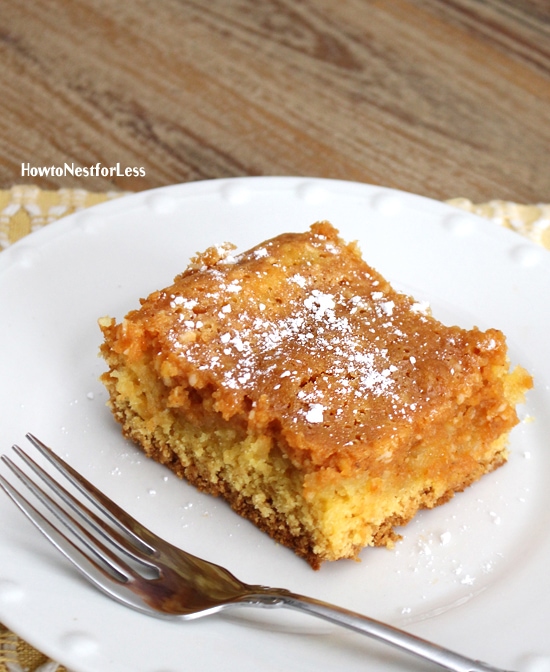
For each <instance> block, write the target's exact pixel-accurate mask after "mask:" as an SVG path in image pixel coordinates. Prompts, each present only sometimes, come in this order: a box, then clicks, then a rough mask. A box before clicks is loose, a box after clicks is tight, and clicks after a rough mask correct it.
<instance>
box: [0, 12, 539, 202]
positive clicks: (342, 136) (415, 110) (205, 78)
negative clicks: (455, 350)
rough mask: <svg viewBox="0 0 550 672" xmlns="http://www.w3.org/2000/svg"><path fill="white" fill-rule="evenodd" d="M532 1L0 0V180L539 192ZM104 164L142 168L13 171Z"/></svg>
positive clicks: (474, 195)
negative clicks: (271, 180) (326, 183)
mask: <svg viewBox="0 0 550 672" xmlns="http://www.w3.org/2000/svg"><path fill="white" fill-rule="evenodd" d="M549 149H550V3H549V2H546V1H543V0H538V1H537V0H531V1H527V0H526V1H524V2H520V1H512V0H417V1H413V0H158V1H153V0H127V1H125V2H113V1H112V0H25V1H24V2H21V1H20V0H0V188H7V187H10V186H12V185H14V184H18V183H19V184H21V183H23V184H25V183H26V184H37V185H38V186H40V187H42V188H50V189H58V188H62V187H71V188H75V187H82V188H84V189H91V190H107V189H124V190H132V191H137V190H141V189H147V188H152V187H157V186H162V185H166V184H172V183H177V182H185V181H190V180H201V179H208V178H219V177H232V176H241V175H309V176H320V177H329V178H338V179H346V180H358V181H362V182H371V183H376V184H383V185H386V186H390V187H396V188H399V189H404V190H407V191H412V192H416V193H420V194H424V195H427V196H430V197H432V198H443V199H446V198H451V197H454V196H466V197H468V198H470V199H472V200H474V201H487V200H490V199H507V200H514V201H517V202H530V203H535V202H540V201H548V200H549V199H550V170H549V166H548V156H549ZM65 163H67V164H69V165H71V164H74V166H80V167H90V166H96V165H97V164H98V163H99V164H101V167H107V168H110V167H113V169H114V168H115V167H116V166H117V164H118V165H119V172H121V171H124V169H125V168H130V169H132V168H136V169H139V168H142V169H143V170H142V172H143V173H145V174H144V175H138V176H135V175H130V176H122V177H120V176H117V175H116V174H115V175H113V176H105V177H102V176H101V175H100V176H87V177H86V176H80V177H77V176H76V175H75V176H73V177H71V175H70V174H65V175H59V176H55V175H54V176H51V175H49V176H42V177H40V176H37V175H22V164H25V165H27V164H28V166H29V167H48V166H55V167H63V166H64V164H65Z"/></svg>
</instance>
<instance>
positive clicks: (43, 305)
mask: <svg viewBox="0 0 550 672" xmlns="http://www.w3.org/2000/svg"><path fill="white" fill-rule="evenodd" d="M318 219H328V220H330V221H332V223H333V224H334V225H335V226H336V227H337V228H338V229H340V231H341V234H342V236H343V237H344V238H345V239H347V240H353V239H357V240H359V242H360V245H361V248H362V250H363V254H364V257H365V258H366V260H367V261H368V262H369V263H371V264H372V265H373V266H375V267H376V268H378V270H380V271H381V272H382V273H383V274H384V275H386V276H387V277H388V279H390V280H391V281H392V282H393V283H394V284H395V286H396V287H398V288H401V289H404V290H406V291H409V292H412V293H414V294H415V296H416V298H417V299H421V300H429V302H430V303H431V305H432V308H433V310H434V312H435V314H436V316H438V317H440V318H441V319H443V320H444V321H447V322H452V323H459V324H461V325H463V326H466V327H468V326H471V325H473V324H478V325H479V326H480V327H488V326H496V327H498V328H501V329H502V330H503V331H504V332H505V333H506V334H507V336H508V340H509V345H510V350H511V355H512V358H513V360H514V362H521V363H522V364H523V365H524V366H525V367H526V368H528V369H529V370H530V371H531V372H532V373H533V374H534V376H535V381H536V387H535V389H534V390H533V392H531V393H530V394H529V397H528V402H527V405H526V406H525V408H524V409H523V410H522V413H523V415H524V416H531V417H534V418H535V420H534V421H533V422H523V423H522V424H521V425H520V426H518V427H517V428H516V429H515V430H514V432H513V438H512V445H511V448H512V454H511V458H510V461H509V464H508V465H506V466H505V467H503V468H502V469H499V470H498V471H497V472H495V473H493V474H491V475H489V476H486V477H485V478H484V479H483V480H482V481H481V482H480V483H478V484H476V485H475V486H473V487H472V488H470V489H469V490H468V491H466V492H465V493H462V494H460V495H457V496H456V497H455V498H454V500H453V501H451V502H449V503H448V504H446V505H445V506H443V507H440V508H438V509H436V510H434V511H431V512H425V513H422V514H421V515H419V516H418V517H417V518H416V519H415V521H413V522H412V523H411V524H410V525H409V526H407V527H406V528H405V530H404V540H403V541H402V542H401V543H400V544H399V545H398V546H397V548H396V549H395V550H394V551H393V552H391V551H387V550H383V549H375V550H373V549H370V550H366V551H364V552H363V554H362V562H361V563H354V562H340V563H336V564H332V565H327V566H324V567H323V568H322V569H321V570H320V571H319V572H314V571H312V570H311V569H310V568H309V567H308V566H307V565H306V564H305V563H304V562H303V561H301V560H299V559H298V558H296V557H295V556H294V555H293V554H292V553H291V552H290V551H288V550H286V549H284V548H282V547H280V546H277V545H276V544H274V543H273V542H272V541H271V540H270V539H269V538H268V537H267V536H265V535H264V534H262V533H261V532H259V531H257V530H256V529H255V528H254V527H253V526H252V525H250V524H249V523H247V522H245V521H243V520H241V519H240V518H239V517H238V516H236V515H235V514H234V513H232V512H231V511H230V510H228V508H227V507H226V506H225V505H224V504H223V503H222V502H220V501H218V500H215V499H212V498H210V497H207V496H205V495H201V494H199V493H197V492H196V491H195V490H194V489H193V488H191V487H190V486H188V485H186V484H184V483H182V482H181V481H179V480H177V479H176V478H175V477H173V476H172V475H171V474H170V473H168V472H167V471H166V470H165V469H163V468H162V467H160V466H158V465H156V464H153V463H152V462H149V461H147V460H146V459H142V457H141V455H140V454H139V453H138V451H137V450H136V449H135V448H134V447H133V446H132V445H130V444H129V443H127V442H126V441H124V439H123V438H122V437H121V435H120V432H119V429H118V426H115V423H114V421H113V420H112V419H111V417H110V414H109V411H108V410H107V408H106V407H105V401H106V393H105V391H104V390H103V389H102V386H101V384H100V383H99V382H98V376H99V375H100V373H101V371H102V370H103V366H102V361H101V360H100V359H99V358H98V357H97V351H98V346H99V343H100V340H101V339H100V333H99V329H98V327H97V324H96V321H97V318H98V317H100V316H102V315H106V314H108V315H112V316H114V317H117V318H121V317H122V316H123V315H124V314H125V313H126V312H127V311H128V310H129V309H131V308H133V307H135V306H137V303H138V298H139V297H140V296H144V295H146V294H148V293H149V292H150V291H152V290H154V289H158V288H161V287H163V286H165V285H167V284H169V283H170V282H171V280H172V278H173V276H175V275H176V274H177V273H179V272H180V271H181V270H183V269H184V267H185V266H186V264H187V261H188V258H189V256H190V255H192V254H194V253H195V252H196V251H198V250H202V249H204V248H205V247H207V246H209V245H211V244H214V243H221V242H223V241H225V240H231V241H233V242H235V243H237V244H238V246H239V247H240V249H245V248H247V247H248V246H251V245H252V244H255V243H257V242H260V241H262V240H264V239H266V238H268V237H271V236H272V235H275V234H277V233H280V232H282V231H290V230H305V229H306V228H308V227H309V225H310V224H311V223H313V222H314V221H316V220H318ZM549 289H550V256H549V255H548V253H547V252H546V251H544V250H542V249H539V248H537V247H535V246H534V245H533V244H531V243H529V242H528V241H526V240H524V239H523V238H521V237H520V236H518V235H517V234H515V233H512V232H509V231H506V230H503V229H500V228H499V227H498V226H497V225H495V224H494V223H492V222H489V221H485V220H482V219H480V218H477V217H474V216H472V215H469V214H465V213H461V212H459V211H458V210H455V209H453V208H451V207H448V206H446V205H443V204H441V203H438V202H434V201H430V200H427V199H424V198H421V197H417V196H413V195H410V194H406V193H401V192H396V191H391V190H387V189H383V188H379V187H374V186H369V185H362V184H354V183H347V182H338V181H328V180H317V179H311V180H310V179H298V178H243V179H235V180H216V181H208V182H200V183H192V184H186V185H177V186H173V187H167V188H163V189H160V190H155V191H152V192H147V193H140V194H136V195H133V196H128V197H125V198H122V199H120V200H117V201H114V202H110V203H107V204H104V205H100V206H97V207H95V208H93V209H91V210H87V211H84V212H81V213H78V214H75V215H72V216H70V217H67V218H66V219H64V220H62V221H60V222H58V223H55V224H52V225H50V226H48V227H46V228H44V229H43V230H41V231H39V232H37V233H35V234H33V235H31V236H30V237H27V238H25V239H24V240H23V241H21V242H20V243H18V244H16V245H14V246H12V247H11V248H8V249H7V250H6V251H4V252H2V254H1V255H0V320H1V325H2V328H1V333H0V376H1V378H0V400H1V407H0V408H1V418H2V419H1V423H0V446H1V447H2V449H3V451H6V450H9V446H10V445H11V444H12V443H13V442H19V443H21V442H24V441H25V439H24V434H25V432H27V431H32V432H34V433H35V434H37V435H38V436H39V437H41V438H42V439H43V440H44V441H46V442H47V443H49V444H51V445H52V446H53V447H54V448H55V449H56V450H57V451H58V452H59V453H60V454H62V455H63V456H65V457H66V458H67V459H68V460H69V461H70V462H71V463H73V464H74V465H75V466H76V467H77V469H80V470H82V471H83V472H85V473H86V474H87V476H88V477H89V478H90V479H91V480H93V481H95V482H96V483H97V484H98V485H99V486H100V487H101V488H102V489H103V490H104V491H105V492H106V493H107V494H109V495H111V496H112V497H113V498H114V499H116V500H117V501H118V502H119V503H120V504H121V505H122V506H123V507H126V508H127V509H128V510H129V511H131V513H133V514H134V515H136V516H137V517H138V518H140V519H141V520H142V521H143V522H144V523H145V524H146V525H149V526H151V527H152V528H153V529H154V530H155V531H157V532H158V533H159V534H161V535H163V536H165V537H166V538H168V539H169V540H171V541H172V542H174V543H176V544H178V545H180V546H182V547H184V548H186V549H188V550H189V551H191V552H194V553H196V554H198V555H201V556H203V557H205V558H208V559H211V560H214V561H216V562H219V563H221V564H223V565H225V566H226V567H228V568H229V569H230V570H232V571H233V572H234V573H236V574H237V575H238V576H239V577H240V578H242V579H243V580H245V581H248V582H250V583H264V584H271V585H279V586H285V587H287V588H290V589H292V590H294V591H298V592H302V593H305V594H310V595H312V596H315V597H318V598H321V599H325V600H328V601H331V602H335V603H338V604H341V605H342V606H345V607H349V608H351V609H354V610H357V611H361V612H364V613H368V614H369V615H372V616H374V617H376V618H380V619H383V620H386V621H389V622H391V623H393V624H396V625H398V626H399V627H404V628H407V629H409V630H410V631H412V632H414V633H416V634H418V635H420V636H423V637H427V638H429V639H431V640H434V641H436V642H438V643H440V644H442V645H445V646H448V647H451V648H453V649H456V650H458V651H460V652H462V653H464V654H466V655H470V656H473V657H476V658H481V659H484V660H488V661H490V662H491V663H492V664H495V665H501V666H503V667H507V668H519V667H521V669H529V670H535V669H536V670H537V671H538V670H540V669H542V667H541V665H542V666H547V667H544V669H548V666H550V645H549V644H548V638H547V634H548V633H547V626H548V623H549V622H550V572H549V571H548V569H547V568H548V563H550V543H549V541H550V539H549V537H550V535H549V534H548V530H549V529H550V526H549V524H550V489H549V488H548V487H547V485H546V483H547V480H548V477H549V475H550V464H549V460H550V452H549V451H548V436H549V435H550V431H549V428H548V420H549V419H548V415H547V414H546V412H545V411H546V409H548V407H549V392H550V356H549V354H548V348H547V346H546V342H547V341H546V339H547V338H548V334H549V333H550V314H549V310H548V290H549ZM4 471H5V469H4ZM0 540H1V551H0V620H1V621H2V622H3V623H4V624H5V625H7V626H9V627H10V628H12V629H13V630H15V631H16V632H18V633H19V634H20V635H21V636H23V637H24V638H26V639H27V640H28V641H29V642H31V643H32V644H34V645H35V646H36V647H38V648H39V649H41V650H43V651H44V652H46V653H47V654H48V655H50V656H52V657H53V658H54V659H56V660H59V661H61V662H62V663H64V664H65V665H66V666H67V667H69V668H70V669H71V670H74V671H75V672H98V671H101V672H180V671H181V670H184V669H185V670H205V671H209V672H210V671H211V672H214V671H215V670H216V671H217V670H222V669H223V670H224V671H225V672H233V671H235V672H236V671H237V670H238V671H239V672H256V671H257V670H258V669H261V670H263V671H269V670H277V672H279V671H280V670H281V669H285V670H287V671H288V672H292V671H293V670H296V671H300V672H304V671H307V670H316V671H318V672H319V671H321V672H322V671H325V670H326V671H329V670H334V669H337V667H338V668H339V669H346V670H348V672H352V671H357V672H359V671H360V670H361V671H363V670H365V669H367V668H368V669H373V668H374V669H377V670H387V671H394V670H405V669H406V670H421V669H422V670H426V669H430V666H426V665H425V664H424V663H421V662H419V661H415V660H413V659H411V658H410V657H408V656H406V655H404V654H401V653H399V652H395V651H393V650H390V649H389V648H387V647H385V646H381V645H378V644H376V643H374V642H372V641H371V640H369V639H367V638H365V637H361V636H359V635H354V634H352V633H347V632H345V631H343V630H340V629H338V628H335V627H332V626H329V625H328V624H323V623H321V622H317V621H313V620H312V619H308V618H306V617H301V616H298V615H295V614H291V613H283V612H277V613H273V612H270V613H267V612H252V611H247V612H246V613H245V612H244V611H243V612H239V615H236V614H235V615H232V616H227V615H223V616H214V617H210V618H207V619H202V620H198V621H194V622H191V623H183V622H178V623H174V622H165V621H160V620H157V619H152V618H148V617H146V616H143V615H140V614H138V613H135V612H132V611H130V610H128V609H125V608H124V607H121V606H119V605H118V604H116V603H115V602H112V601H110V600H109V599H107V598H105V597H104V596H103V595H102V594H100V593H99V592H97V591H96V590H95V589H94V588H92V587H91V586H90V585H88V584H87V583H86V582H85V581H84V580H82V579H81V578H80V577H79V576H78V575H77V574H76V573H75V571H73V569H72V568H71V567H70V566H69V565H68V563H67V562H65V561H64V560H63V559H62V558H61V557H60V556H58V554H57V553H56V551H54V550H53V549H52V548H50V546H49V544H48V542H46V541H45V540H44V539H43V538H42V537H41V535H39V534H38V533H37V532H36V531H35V530H34V528H33V527H32V526H31V525H30V524H29V523H27V521H26V520H25V519H24V518H23V516H22V515H21V514H20V513H19V512H18V511H17V510H16V509H15V507H14V506H13V505H12V504H11V502H10V501H9V500H8V498H7V497H5V496H3V495H2V496H1V497H0ZM370 665H372V667H369V666H370Z"/></svg>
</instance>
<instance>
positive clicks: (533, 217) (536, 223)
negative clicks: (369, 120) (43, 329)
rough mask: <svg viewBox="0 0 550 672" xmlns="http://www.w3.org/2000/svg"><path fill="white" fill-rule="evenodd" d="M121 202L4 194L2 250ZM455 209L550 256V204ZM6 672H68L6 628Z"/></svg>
mask: <svg viewBox="0 0 550 672" xmlns="http://www.w3.org/2000/svg"><path fill="white" fill-rule="evenodd" d="M120 196H124V192H108V193H91V192H88V191H84V190H82V189H60V190H59V191H44V190H41V189H38V188H37V187H33V186H15V187H13V188H12V189H9V190H6V191H1V190H0V250H2V249H3V248H5V247H8V246H9V245H11V244H12V243H15V241H16V240H19V239H20V238H23V236H26V235H28V234H29V233H31V232H32V231H36V230H37V229H39V228H41V227H43V226H47V225H48V224H50V223H51V222H53V221H55V220H56V219H59V218H60V217H64V216H66V215H69V214H71V213H72V212H75V211H77V210H82V209H84V208H88V207H90V206H92V205H96V204H98V203H102V202H104V201H107V200H109V199H112V198H118V197H120ZM449 203H450V204H451V205H454V206H455V207H457V208H461V209H463V210H466V211H468V212H472V213H475V214H477V215H480V216H482V217H486V218H488V219H491V220H493V221H495V222H497V223H498V224H500V225H502V226H505V227H507V228H509V229H513V230H515V231H517V232H518V233H521V234H522V235H524V236H526V237H528V238H530V239H531V240H534V241H535V242H537V243H539V244H540V245H543V246H544V247H546V248H547V249H549V250H550V204H540V205H519V204H517V203H510V202H507V201H490V202H489V203H481V204H478V205H476V204H474V203H472V202H471V201H469V200H468V199H466V198H456V199H453V200H451V201H449ZM0 672H68V671H67V670H66V669H65V668H64V667H62V666H60V665H57V664H56V663H55V662H52V661H50V660H48V658H46V656H44V655H42V654H41V653H39V652H38V651H36V650H35V649H33V647H31V646H30V645H29V644H27V643H26V642H24V641H23V640H21V639H20V638H19V637H17V635H15V634H14V633H12V632H9V631H8V630H7V629H6V628H5V627H4V626H3V625H1V624H0Z"/></svg>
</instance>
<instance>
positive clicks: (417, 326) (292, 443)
mask: <svg viewBox="0 0 550 672" xmlns="http://www.w3.org/2000/svg"><path fill="white" fill-rule="evenodd" d="M231 250H232V246H230V245H224V246H221V247H212V248H209V249H208V250H206V252H204V253H203V254H201V255H199V256H197V257H196V258H194V259H193V260H192V262H191V264H190V265H189V267H188V268H187V270H186V271H185V272H183V273H182V274H181V275H179V276H178V277H177V278H176V279H175V280H174V283H173V284H172V285H171V286H170V287H167V288H166V289H163V290H160V291H155V292H154V293H152V294H151V295H150V296H149V297H148V298H147V299H144V300H142V301H141V307H140V308H139V309H136V310H133V311H132V312H130V313H129V314H128V315H127V316H126V317H125V318H124V319H123V320H122V322H121V323H120V324H116V322H115V320H113V319H111V318H102V319H101V320H100V326H101V329H102V331H103V334H104V343H103V344H102V346H101V352H102V355H103V357H104V359H105V361H106V362H107V364H108V367H109V370H108V371H107V372H106V373H105V374H104V375H103V376H102V380H103V382H104V384H105V385H106V387H107V390H108V392H109V395H110V401H109V404H110V406H111V409H112V411H113V413H114V416H115V418H116V419H117V420H118V421H119V422H120V423H121V425H122V431H123V433H124V435H125V436H127V437H129V438H131V439H133V440H134V441H135V442H136V443H137V444H139V445H140V446H141V447H142V448H143V450H144V451H145V453H146V454H147V455H148V456H150V457H152V458H153V459H155V460H158V461H159V462H161V463H163V464H165V465H167V466H168V467H169V468H170V469H172V470H173V471H174V472H175V473H176V474H178V475H179V476H181V477H184V478H185V479H187V480H188V481H189V482H190V483H192V484H194V485H195V486H197V487H198V488H200V489H201V490H203V491H206V492H208V493H211V494H212V495H221V496H222V497H223V498H225V499H226V500H227V502H228V503H229V504H230V506H231V507H232V508H233V509H234V510H235V511H236V512H237V513H239V514H241V515H242V516H244V517H245V518H248V519H249V520H251V521H253V523H255V524H256V525H257V527H259V528H260V529H261V530H264V531H265V532H267V533H268V534H270V535H271V536H272V537H273V538H274V539H275V540H277V541H278V542H280V543H281V544H284V545H286V546H288V547H290V548H292V549H293V550H294V551H295V552H296V553H297V554H298V555H300V556H302V557H303V558H305V559H306V560H307V561H308V562H309V563H310V565H311V566H312V567H314V568H318V567H319V566H320V565H321V563H322V562H323V561H325V560H337V559H339V558H356V557H357V555H358V553H359V552H360V550H361V549H362V548H363V547H365V546H369V545H374V546H388V547H391V546H392V545H393V544H394V542H395V540H396V539H398V538H399V537H398V534H397V532H396V531H395V528H396V527H397V526H401V525H403V524H405V523H406V522H407V521H409V520H410V519H411V518H412V517H413V516H414V515H415V514H416V513H417V511H418V510H419V509H422V508H426V507H427V508H431V507H434V506H437V505H439V504H442V503H443V502H445V501H447V500H448V499H449V498H451V497H452V496H453V494H454V493H455V492H458V491H460V490H463V489H464V488H465V487H466V486H468V485H470V484H471V483H473V482H474V481H476V480H477V479H479V478H480V477H481V476H482V475H483V474H485V473H486V472H489V471H491V470H493V469H495V468H496V467H499V466H500V465H502V464H503V463H504V462H505V461H506V457H507V448H506V442H507V437H508V434H509V432H510V430H511V429H512V427H513V426H514V425H516V423H517V422H518V417H517V414H516V410H515V406H516V404H517V403H518V402H521V401H522V400H523V397H524V393H525V391H526V390H527V389H529V388H530V387H531V384H532V382H531V378H530V376H529V375H528V374H527V373H526V372H525V371H524V370H523V369H522V368H520V367H517V368H515V369H514V370H513V371H511V370H510V364H509V360H508V356H507V348H506V343H505V339H504V336H503V334H502V333H501V332H500V331H498V330H496V329H489V330H488V331H480V330H478V329H471V330H465V329H461V328H459V327H457V326H450V327H449V326H444V325H443V324H441V323H440V322H439V321H437V320H436V319H434V318H433V317H432V316H431V315H430V314H429V312H428V311H427V310H426V309H425V307H424V306H423V305H421V304H419V303H417V302H416V301H415V300H414V299H413V298H411V297H409V296H406V295H405V294H402V293H399V292H397V291H395V290H394V289H392V287H391V286H390V285H389V283H388V282H387V281H386V280H385V279H384V278H383V277H382V276H381V275H380V274H379V273H377V272H376V271H375V270H374V269H372V268H371V267H370V266H368V265H367V264H366V263H365V262H364V261H363V260H362V258H361V254H360V252H359V250H358V248H357V246H356V245H355V244H345V243H344V242H343V241H342V240H341V239H340V238H339V236H338V232H337V231H336V230H335V229H334V228H333V227H332V226H331V225H330V224H329V223H327V222H319V223H316V224H314V225H313V226H312V227H311V229H310V230H309V231H307V232H306V233H288V234H283V235H280V236H278V237H276V238H274V239H272V240H269V241H266V242H264V243H262V244H260V245H258V246H257V247H254V248H253V249H251V250H250V251H248V252H245V253H242V254H239V255H237V256H232V253H231Z"/></svg>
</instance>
